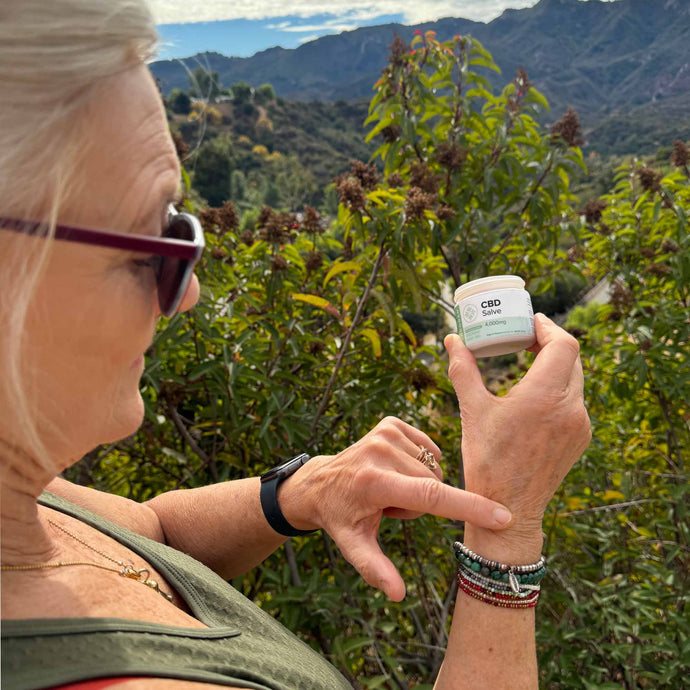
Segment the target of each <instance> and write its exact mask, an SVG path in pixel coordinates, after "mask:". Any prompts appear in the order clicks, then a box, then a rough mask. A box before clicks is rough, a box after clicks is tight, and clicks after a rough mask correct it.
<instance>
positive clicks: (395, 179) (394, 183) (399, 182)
mask: <svg viewBox="0 0 690 690" xmlns="http://www.w3.org/2000/svg"><path fill="white" fill-rule="evenodd" d="M386 182H388V184H389V185H390V186H391V187H402V186H403V182H404V180H403V176H402V175H401V174H400V173H393V174H392V175H389V176H388V179H387V180H386Z"/></svg>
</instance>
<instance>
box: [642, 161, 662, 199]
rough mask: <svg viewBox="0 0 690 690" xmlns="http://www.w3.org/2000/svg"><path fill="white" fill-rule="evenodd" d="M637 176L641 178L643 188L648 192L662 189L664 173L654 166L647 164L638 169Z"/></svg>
mask: <svg viewBox="0 0 690 690" xmlns="http://www.w3.org/2000/svg"><path fill="white" fill-rule="evenodd" d="M637 177H638V178H639V179H640V184H641V185H642V189H644V190H645V191H646V192H652V193H655V192H659V191H661V178H662V177H663V175H662V174H661V173H660V172H657V171H656V170H654V168H650V167H649V166H646V165H644V166H642V167H641V168H639V170H638V171H637Z"/></svg>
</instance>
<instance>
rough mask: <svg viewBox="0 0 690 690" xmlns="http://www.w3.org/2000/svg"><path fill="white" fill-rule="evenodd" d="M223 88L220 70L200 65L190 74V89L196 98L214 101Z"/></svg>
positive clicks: (208, 101)
mask: <svg viewBox="0 0 690 690" xmlns="http://www.w3.org/2000/svg"><path fill="white" fill-rule="evenodd" d="M221 89H222V86H221V83H220V80H219V78H218V72H214V71H210V70H206V69H204V68H203V67H202V66H201V65H198V66H197V67H195V68H194V70H193V71H192V72H191V73H190V74H189V90H190V92H191V93H192V95H193V96H195V97H196V98H200V99H201V100H203V101H206V102H207V103H214V102H215V100H216V98H218V95H219V94H220V92H221Z"/></svg>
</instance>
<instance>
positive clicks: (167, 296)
mask: <svg viewBox="0 0 690 690" xmlns="http://www.w3.org/2000/svg"><path fill="white" fill-rule="evenodd" d="M164 236H165V237H169V238H171V239H176V240H185V241H186V242H193V241H194V228H193V227H192V225H191V223H189V222H188V221H187V220H186V219H185V218H184V217H180V216H177V217H176V218H174V219H173V220H172V222H171V223H170V225H169V226H168V228H167V229H166V231H165V233H164ZM191 273H192V272H191V270H190V266H189V261H187V260H186V259H175V258H171V257H169V256H165V257H163V258H162V261H161V265H160V271H159V273H158V303H159V305H160V308H161V312H162V313H163V314H165V315H166V316H172V313H173V312H174V310H175V309H176V308H177V306H178V305H179V302H180V300H181V299H182V298H183V297H184V293H185V291H186V290H187V284H188V282H189V278H190V276H191Z"/></svg>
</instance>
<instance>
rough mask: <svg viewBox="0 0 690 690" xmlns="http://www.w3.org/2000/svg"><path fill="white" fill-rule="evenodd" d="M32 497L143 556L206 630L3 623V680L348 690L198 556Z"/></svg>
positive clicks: (49, 497) (29, 688)
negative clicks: (127, 679) (142, 679)
mask: <svg viewBox="0 0 690 690" xmlns="http://www.w3.org/2000/svg"><path fill="white" fill-rule="evenodd" d="M39 502H40V503H41V504H43V505H46V506H49V507H50V508H54V509H56V510H59V511H61V512H63V513H66V514H67V515H71V516H73V517H75V518H77V519H79V520H82V521H83V522H85V523H86V524H88V525H91V526H92V527H95V528H96V529H98V530H100V531H101V532H103V533H104V534H107V535H109V536H111V537H112V538H114V539H116V540H117V541H119V542H120V543H121V544H124V545H125V546H127V547H129V548H130V549H132V551H134V552H135V553H138V554H139V555H140V556H141V557H142V558H144V559H146V560H147V561H148V562H149V563H151V564H152V565H153V566H154V567H155V568H156V570H158V571H159V572H160V573H161V574H162V575H163V576H164V577H165V578H166V579H167V581H168V582H169V583H170V585H171V586H172V587H174V588H175V589H176V590H177V592H178V593H179V594H180V596H181V597H182V598H183V599H184V600H185V602H186V603H187V605H188V606H189V609H190V611H191V612H192V614H193V615H194V616H195V617H196V618H197V619H198V620H200V621H201V622H202V623H204V624H205V625H207V626H208V629H199V628H184V627H174V626H170V625H158V624H156V623H145V622H143V621H132V620H124V619H119V618H54V619H50V618H46V619H43V618H41V619H31V620H8V621H2V676H1V677H2V687H3V688H7V690H38V689H39V688H50V687H53V686H56V685H61V684H64V683H74V682H77V681H80V680H87V679H96V678H107V677H113V676H153V677H161V678H176V679H184V680H190V681H200V682H206V683H216V684H217V685H221V686H222V685H224V686H236V687H239V688H256V689H257V690H299V689H300V688H303V689H304V690H320V689H322V690H341V689H342V690H351V686H350V684H349V683H348V682H347V681H346V680H345V679H344V678H343V676H342V675H340V673H338V671H337V670H336V669H335V668H334V667H333V666H331V665H330V664H329V663H328V662H327V661H325V659H323V658H322V657H321V656H320V655H319V654H317V653H316V652H315V651H314V650H312V649H311V648H310V647H309V646H308V645H306V644H304V643H303V642H302V641H300V640H299V639H298V638H297V637H295V635H293V634H292V633H291V632H289V631H288V630H287V629H286V628H284V627H283V626H282V625H280V624H279V623H278V622H276V621H275V620H274V619H273V618H271V616H269V615H268V614H267V613H265V612H264V611H262V610H261V609H260V608H258V607H257V606H256V605H255V604H253V603H252V602H251V601H249V600H248V599H247V598H246V597H244V596H242V595H241V594H240V593H239V592H238V591H237V590H236V589H235V588H234V587H232V586H231V585H230V584H228V583H227V582H226V581H225V580H223V579H222V578H221V577H219V576H218V575H217V574H216V573H214V572H213V571H212V570H210V569H209V568H207V567H206V566H205V565H203V564H202V563H200V562H199V561H196V560H194V559H193V558H191V557H190V556H187V555H186V554H184V553H181V552H179V551H176V550H175V549H172V548H170V547H169V546H165V545H164V544H160V543H158V542H156V541H152V540H150V539H146V538H145V537H142V536H140V535H138V534H135V533H134V532H130V531H129V530H126V529H123V528H122V527H119V526H118V525H116V524H114V523H112V522H110V521H109V520H106V519H104V518H102V517H99V516H97V515H94V514H93V513H91V512H89V511H88V510H84V509H83V508H79V507H78V506H76V505H74V504H72V503H70V502H69V501H65V500H64V499H62V498H59V497H58V496H55V495H53V494H50V493H47V492H45V493H44V494H43V495H42V496H41V498H40V499H39Z"/></svg>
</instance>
